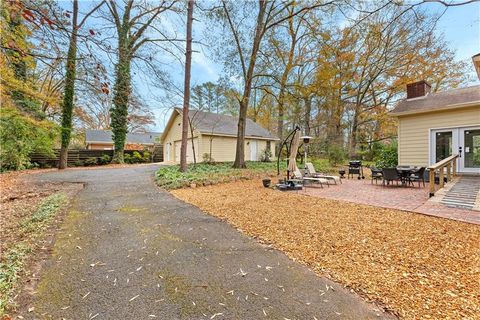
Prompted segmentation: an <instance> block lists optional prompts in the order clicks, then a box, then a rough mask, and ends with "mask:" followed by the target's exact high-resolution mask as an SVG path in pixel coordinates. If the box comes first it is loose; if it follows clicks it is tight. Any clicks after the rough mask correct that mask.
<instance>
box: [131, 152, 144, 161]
mask: <svg viewBox="0 0 480 320" xmlns="http://www.w3.org/2000/svg"><path fill="white" fill-rule="evenodd" d="M140 162H143V157H142V155H141V154H140V152H138V151H133V155H132V163H140Z"/></svg>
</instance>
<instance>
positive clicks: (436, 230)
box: [172, 180, 480, 319]
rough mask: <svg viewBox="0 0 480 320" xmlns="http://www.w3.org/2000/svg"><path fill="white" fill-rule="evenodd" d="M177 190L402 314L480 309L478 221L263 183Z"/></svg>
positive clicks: (460, 313) (466, 314) (452, 314)
mask: <svg viewBox="0 0 480 320" xmlns="http://www.w3.org/2000/svg"><path fill="white" fill-rule="evenodd" d="M172 193H173V194H174V195H175V196H177V197H178V198H180V199H182V200H184V201H187V202H189V203H192V204H194V205H196V206H198V207H200V208H201V209H202V210H204V211H206V212H208V213H210V214H212V215H215V216H218V217H220V218H223V219H225V220H226V221H228V222H229V223H231V224H232V225H234V226H235V227H237V228H238V229H240V230H241V231H243V232H245V233H247V234H249V235H251V236H254V237H258V238H259V239H260V240H262V241H265V242H267V243H271V244H273V245H274V246H275V247H277V248H278V249H281V250H283V251H284V252H286V253H287V254H288V255H289V256H290V257H291V258H292V259H295V260H298V261H301V262H303V263H305V264H307V265H308V266H310V267H311V268H312V269H313V270H315V271H316V272H317V273H318V274H320V275H327V276H329V277H331V278H332V279H335V280H337V281H339V282H341V283H343V284H344V285H345V286H348V287H350V288H353V289H354V290H356V291H357V292H359V293H361V294H362V295H364V296H365V297H367V298H369V299H371V300H374V301H378V302H380V303H381V304H382V305H384V306H385V307H387V308H388V309H391V310H393V311H394V312H395V313H397V314H398V315H400V316H401V317H402V318H405V319H418V318H436V319H438V318H442V319H443V318H455V319H460V318H463V319H473V318H475V317H476V316H478V314H480V305H479V301H480V300H479V299H480V294H479V292H480V282H479V281H478V279H480V246H479V245H478V244H479V243H480V226H477V225H471V224H466V223H461V222H455V221H450V220H444V219H439V218H433V217H428V216H423V215H420V214H415V213H408V212H403V211H397V210H391V209H382V208H377V207H371V206H365V205H357V204H352V203H346V202H340V201H335V200H327V199H320V198H314V197H309V196H304V195H302V194H296V193H282V192H280V191H275V190H271V189H266V188H263V187H261V181H259V180H253V181H237V182H233V183H228V184H222V185H220V186H208V187H203V188H200V189H199V188H196V189H192V188H190V189H180V190H175V191H172Z"/></svg>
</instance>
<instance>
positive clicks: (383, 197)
mask: <svg viewBox="0 0 480 320" xmlns="http://www.w3.org/2000/svg"><path fill="white" fill-rule="evenodd" d="M342 182H343V183H342V184H338V185H331V186H330V187H326V186H324V188H323V189H322V188H320V187H317V186H313V187H307V188H304V190H302V191H298V192H299V193H305V194H308V195H311V196H315V197H320V198H329V199H336V200H343V201H350V202H355V203H361V204H366V205H372V206H377V207H384V208H390V209H398V210H406V211H412V212H417V213H421V214H426V215H430V216H436V217H441V218H446V219H453V220H458V221H463V222H468V223H474V224H480V212H479V211H473V210H468V209H460V208H452V207H447V206H445V205H443V204H440V203H436V202H432V201H427V200H428V199H429V197H428V184H427V185H426V186H425V187H423V186H421V187H418V184H417V183H416V184H415V187H412V186H409V187H402V186H401V185H399V186H397V185H396V184H394V185H393V186H388V187H383V186H382V184H381V182H379V183H378V184H375V182H374V183H373V185H372V184H371V182H370V180H367V179H365V180H357V179H343V180H342Z"/></svg>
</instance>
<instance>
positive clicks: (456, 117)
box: [398, 105, 480, 166]
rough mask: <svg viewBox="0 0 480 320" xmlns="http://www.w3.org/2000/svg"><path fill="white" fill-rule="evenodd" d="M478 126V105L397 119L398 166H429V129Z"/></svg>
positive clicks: (479, 115)
mask: <svg viewBox="0 0 480 320" xmlns="http://www.w3.org/2000/svg"><path fill="white" fill-rule="evenodd" d="M473 125H480V105H479V106H475V107H470V108H465V109H455V110H444V111H436V112H430V113H423V114H415V115H408V116H401V117H399V126H398V158H399V159H398V161H399V164H400V165H418V166H427V165H429V146H430V144H429V141H430V130H431V129H442V128H455V127H467V126H473Z"/></svg>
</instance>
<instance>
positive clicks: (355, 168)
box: [348, 160, 365, 180]
mask: <svg viewBox="0 0 480 320" xmlns="http://www.w3.org/2000/svg"><path fill="white" fill-rule="evenodd" d="M355 174H358V180H360V179H365V177H364V175H363V167H362V161H359V160H355V161H349V162H348V178H350V175H352V178H353V176H354V175H355Z"/></svg>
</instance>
